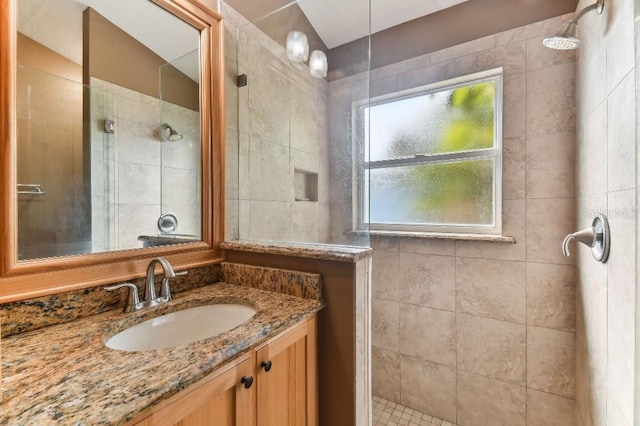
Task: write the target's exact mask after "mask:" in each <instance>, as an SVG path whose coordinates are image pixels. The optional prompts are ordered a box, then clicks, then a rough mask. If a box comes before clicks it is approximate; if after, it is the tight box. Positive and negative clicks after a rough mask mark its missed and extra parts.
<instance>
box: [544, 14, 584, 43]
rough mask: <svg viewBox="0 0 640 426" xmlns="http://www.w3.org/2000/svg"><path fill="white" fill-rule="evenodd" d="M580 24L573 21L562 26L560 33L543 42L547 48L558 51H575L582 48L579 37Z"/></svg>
mask: <svg viewBox="0 0 640 426" xmlns="http://www.w3.org/2000/svg"><path fill="white" fill-rule="evenodd" d="M577 31H578V24H577V23H576V22H575V21H573V20H571V21H569V22H565V23H564V24H562V27H561V28H560V31H558V32H557V33H556V34H554V35H553V36H551V37H547V38H545V39H544V40H543V41H542V44H544V45H545V46H546V47H548V48H551V49H556V50H573V49H577V48H578V47H580V39H579V38H578V37H577Z"/></svg>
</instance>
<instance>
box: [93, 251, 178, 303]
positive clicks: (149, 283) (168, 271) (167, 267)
mask: <svg viewBox="0 0 640 426" xmlns="http://www.w3.org/2000/svg"><path fill="white" fill-rule="evenodd" d="M157 264H160V266H162V271H163V277H162V284H161V286H160V297H158V296H157V295H156V282H155V272H156V265H157ZM187 272H188V271H184V272H175V271H174V270H173V267H172V266H171V264H170V263H169V261H168V260H167V259H165V258H164V257H156V258H155V259H152V260H151V262H149V266H147V278H146V280H145V283H144V300H143V301H140V298H139V296H138V287H136V286H135V284H132V283H124V284H118V285H114V286H110V287H105V288H104V289H105V290H107V291H113V290H117V289H119V288H125V287H126V288H128V289H129V299H128V301H127V304H126V305H125V307H124V312H132V311H139V310H141V309H144V308H148V307H151V306H156V305H160V304H162V303H167V302H170V301H171V300H172V299H173V298H172V297H171V288H170V286H169V281H170V280H171V278H175V277H176V276H178V275H186V274H187Z"/></svg>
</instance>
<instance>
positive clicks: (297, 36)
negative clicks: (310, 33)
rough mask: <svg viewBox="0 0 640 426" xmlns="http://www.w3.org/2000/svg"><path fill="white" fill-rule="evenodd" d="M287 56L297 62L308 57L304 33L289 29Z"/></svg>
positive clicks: (307, 43)
mask: <svg viewBox="0 0 640 426" xmlns="http://www.w3.org/2000/svg"><path fill="white" fill-rule="evenodd" d="M287 58H289V60H290V61H291V62H295V63H297V64H299V63H302V62H304V61H306V60H307V59H309V41H308V40H307V36H306V35H305V33H303V32H300V31H291V32H290V33H289V34H287Z"/></svg>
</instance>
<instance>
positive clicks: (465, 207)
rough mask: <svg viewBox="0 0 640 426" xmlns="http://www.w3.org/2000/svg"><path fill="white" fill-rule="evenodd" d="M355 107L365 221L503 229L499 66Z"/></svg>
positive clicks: (377, 226)
mask: <svg viewBox="0 0 640 426" xmlns="http://www.w3.org/2000/svg"><path fill="white" fill-rule="evenodd" d="M354 113H357V114H358V117H360V118H361V119H362V120H364V123H365V125H364V128H365V129H366V132H367V134H366V135H365V138H364V140H365V143H364V149H363V150H361V151H360V153H359V155H360V158H361V160H360V163H359V164H358V166H359V167H360V168H361V176H362V177H363V179H361V181H362V184H361V186H360V187H359V189H358V190H359V191H360V195H359V197H358V198H359V200H360V209H359V212H360V220H359V222H360V225H361V226H366V225H368V226H369V227H370V228H371V229H372V230H400V231H437V232H460V233H462V232H465V233H468V232H473V233H500V232H501V220H500V215H501V204H502V200H501V181H502V178H501V176H502V174H501V168H502V140H501V138H502V135H501V127H502V120H501V115H502V69H497V70H490V71H487V72H483V73H478V74H474V75H469V76H465V77H460V78H457V79H454V80H448V81H443V82H439V83H436V84H433V85H429V86H424V87H420V88H416V89H412V90H409V91H403V92H399V93H393V94H391V95H385V96H382V97H379V98H375V99H372V100H371V102H370V103H369V104H367V105H361V106H359V107H358V108H356V109H355V110H354ZM367 189H368V190H367Z"/></svg>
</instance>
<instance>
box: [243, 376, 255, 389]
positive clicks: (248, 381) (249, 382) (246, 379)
mask: <svg viewBox="0 0 640 426" xmlns="http://www.w3.org/2000/svg"><path fill="white" fill-rule="evenodd" d="M240 383H242V384H243V385H244V387H245V389H249V388H250V387H251V385H252V384H253V376H249V377H247V376H242V379H240Z"/></svg>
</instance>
